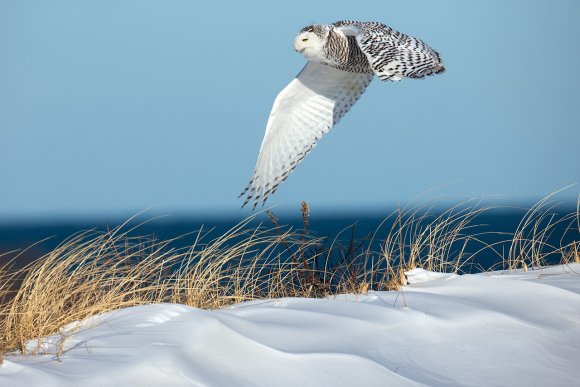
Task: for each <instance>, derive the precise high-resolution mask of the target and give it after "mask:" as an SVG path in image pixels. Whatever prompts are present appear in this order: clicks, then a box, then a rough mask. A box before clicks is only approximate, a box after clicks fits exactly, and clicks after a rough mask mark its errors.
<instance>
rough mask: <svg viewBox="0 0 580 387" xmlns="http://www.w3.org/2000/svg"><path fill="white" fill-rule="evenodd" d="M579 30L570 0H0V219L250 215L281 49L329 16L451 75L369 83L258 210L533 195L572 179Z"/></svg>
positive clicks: (285, 58)
mask: <svg viewBox="0 0 580 387" xmlns="http://www.w3.org/2000/svg"><path fill="white" fill-rule="evenodd" d="M578 15H580V2H578V1H514V0H510V1H508V0H505V1H498V0H494V1H485V2H476V1H464V0H463V1H459V0H456V1H445V0H442V1H441V0H440V1H437V2H433V1H405V2H403V1H396V2H395V1H377V2H368V3H357V2H352V1H332V2H330V1H329V2H316V3H314V2H311V1H301V0H297V1H292V2H281V3H274V2H266V1H248V2H233V1H232V2H219V1H215V2H194V1H189V0H180V1H177V0H170V1H152V0H132V1H126V0H125V1H124V0H100V1H96V0H94V1H80V0H69V1H63V0H51V1H22V0H18V1H16V0H13V1H9V0H0V220H6V219H21V218H30V217H32V218H34V217H54V216H59V217H60V216H91V215H102V214H118V215H126V214H131V213H134V212H136V211H139V210H143V209H146V208H154V210H155V211H156V212H160V213H169V214H174V213H214V214H217V213H219V214H235V215H239V214H240V212H242V213H246V214H247V213H249V211H247V210H240V209H239V206H240V205H241V200H239V199H237V195H238V194H239V192H240V191H241V190H242V188H243V187H244V186H245V185H246V183H247V180H248V179H249V177H250V175H251V172H252V169H253V166H254V163H255V160H256V156H257V152H258V149H259V146H260V143H261V140H262V136H263V133H264V129H265V125H266V120H267V117H268V114H269V111H270V108H271V105H272V102H273V100H274V98H275V96H276V94H277V93H278V92H279V91H280V90H281V89H282V88H283V87H284V86H285V85H286V84H287V83H288V82H289V81H290V80H291V78H292V77H293V76H295V75H296V74H297V73H298V72H299V71H300V69H301V68H302V66H303V65H304V63H305V60H304V58H303V57H302V56H301V55H299V54H298V53H296V52H294V51H293V49H292V42H293V38H294V36H295V34H296V33H297V31H299V30H300V29H301V28H302V27H304V26H306V25H310V24H313V23H331V22H334V21H337V20H341V19H358V20H369V21H370V20H373V21H380V22H383V23H385V24H387V25H390V26H392V27H393V28H395V29H398V30H400V31H402V32H405V33H407V34H410V35H413V36H416V37H419V38H421V39H423V40H425V41H426V42H427V43H429V44H430V45H431V46H432V47H434V48H435V49H437V50H438V51H439V52H440V53H441V55H442V58H443V60H444V62H445V64H446V67H447V72H446V73H445V74H443V75H441V76H436V77H429V78H428V79H425V80H418V81H417V80H404V81H403V82H399V83H381V82H379V81H378V80H377V79H375V81H373V83H372V84H371V86H370V88H369V89H368V91H367V92H366V93H365V95H363V97H362V98H361V100H360V101H359V102H358V103H357V105H356V106H355V107H354V108H353V109H352V111H351V112H350V113H349V114H348V115H347V116H346V117H345V118H344V119H343V120H342V121H341V123H340V124H339V125H338V126H337V127H335V128H334V129H333V130H332V131H331V133H330V134H329V135H327V136H325V137H324V138H323V139H322V140H321V141H320V143H319V145H318V146H317V148H316V149H315V150H314V151H313V152H312V153H311V154H310V155H309V156H308V157H307V158H306V159H305V161H304V162H303V163H302V164H301V165H299V166H298V168H297V169H296V171H295V172H294V173H293V174H291V175H290V177H289V179H288V180H287V181H286V183H284V184H283V185H282V186H281V187H280V189H279V190H278V191H277V192H276V194H275V195H274V196H273V197H272V198H271V199H270V202H269V204H271V205H277V206H279V207H278V209H279V210H281V211H282V210H285V209H294V208H296V207H298V205H299V203H300V201H301V200H307V201H308V202H309V203H310V204H311V206H312V207H313V208H319V209H321V210H332V211H341V210H343V209H346V208H348V209H351V210H352V209H357V208H360V209H364V208H372V207H376V206H379V207H388V206H392V205H397V204H402V205H404V204H406V203H407V202H409V201H410V200H411V199H413V198H414V197H416V196H417V195H419V194H421V193H423V192H425V191H428V190H430V189H432V188H435V191H433V192H434V193H433V195H450V196H451V197H456V198H464V197H474V196H477V197H478V196H482V195H483V196H491V197H494V198H497V200H503V201H507V202H513V203H517V202H521V201H526V200H534V199H537V198H540V197H542V196H544V195H546V194H549V193H550V192H553V191H555V190H557V189H559V188H562V187H564V186H567V185H569V184H573V183H578V182H580V152H579V151H578V144H580V127H579V126H580V108H579V102H580V75H579V72H578V69H579V68H580V50H578V49H577V47H578V42H577V39H578V36H580V23H578V22H577V17H578ZM579 191H580V189H579V187H578V186H576V187H573V188H571V189H568V190H567V191H566V192H565V193H564V194H563V195H564V199H570V200H574V198H575V197H576V195H577V194H578V192H579Z"/></svg>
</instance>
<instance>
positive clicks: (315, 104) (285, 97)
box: [240, 21, 444, 208]
mask: <svg viewBox="0 0 580 387" xmlns="http://www.w3.org/2000/svg"><path fill="white" fill-rule="evenodd" d="M294 48H295V49H296V51H298V52H300V53H302V54H303V55H304V56H305V57H306V58H308V59H309V62H308V63H307V64H306V66H304V68H303V69H302V71H301V72H300V73H299V74H298V76H297V77H296V78H294V79H293V80H292V81H291V82H290V84H289V85H288V86H286V87H285V88H284V89H283V90H282V91H281V92H280V93H279V94H278V96H277V97H276V100H275V101H274V105H273V106H272V111H271V112H270V118H269V119H268V124H267V125H266V133H265V135H264V139H263V140H262V146H261V147H260V153H259V155H258V161H257V162H256V168H255V170H254V173H253V175H252V178H251V180H250V183H249V184H248V186H247V187H246V188H245V190H244V191H243V192H242V194H241V195H240V196H243V195H246V196H247V197H246V200H245V202H244V204H243V205H246V204H247V203H248V202H250V201H252V200H253V207H254V208H255V207H256V205H257V204H258V203H259V201H260V200H261V201H262V204H264V203H265V202H266V199H267V198H268V196H269V195H270V194H272V193H274V192H275V191H276V189H277V188H278V185H279V184H280V183H282V182H283V181H284V180H286V178H287V177H288V174H289V173H290V172H292V171H293V170H294V168H295V167H296V165H297V164H298V163H299V162H300V161H301V160H302V159H303V158H304V157H305V156H306V155H307V154H308V153H309V152H310V151H311V150H312V148H314V147H315V146H316V143H317V141H318V140H319V139H320V137H321V136H322V135H323V134H324V133H327V132H328V131H329V130H330V129H331V128H332V127H333V126H334V125H336V124H337V123H338V122H339V121H340V119H341V118H342V117H343V116H344V115H345V114H346V113H347V112H348V111H349V109H350V108H351V106H352V105H353V104H354V103H355V102H356V101H357V99H358V98H359V97H360V96H361V95H362V94H363V93H364V91H365V89H366V87H367V86H368V85H369V83H370V82H371V80H372V78H373V75H374V74H376V75H377V76H379V78H380V79H382V80H400V79H402V78H403V77H409V78H422V77H424V76H425V75H431V74H434V73H440V72H443V71H444V67H443V64H442V63H441V60H440V58H439V54H438V53H437V52H436V51H435V50H433V49H431V48H430V47H429V46H428V45H427V44H425V43H424V42H423V41H421V40H419V39H416V38H413V37H410V36H407V35H404V34H402V33H400V32H398V31H395V30H393V29H391V28H390V27H387V26H385V25H383V24H380V23H375V22H368V23H364V22H354V21H341V22H337V23H334V24H332V25H313V26H309V27H306V28H304V29H302V30H301V31H300V32H299V33H298V35H297V36H296V38H295V41H294Z"/></svg>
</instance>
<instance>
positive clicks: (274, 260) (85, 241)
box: [0, 199, 580, 353]
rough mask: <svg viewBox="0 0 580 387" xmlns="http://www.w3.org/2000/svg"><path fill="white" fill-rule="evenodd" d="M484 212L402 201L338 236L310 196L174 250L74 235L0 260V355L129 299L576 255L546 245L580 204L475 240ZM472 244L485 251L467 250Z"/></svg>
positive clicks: (200, 295) (252, 294)
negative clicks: (316, 218)
mask: <svg viewBox="0 0 580 387" xmlns="http://www.w3.org/2000/svg"><path fill="white" fill-rule="evenodd" d="M579 203H580V202H579ZM488 209H489V208H480V207H479V206H478V205H477V203H476V204H474V205H471V206H470V205H465V203H462V204H460V205H457V206H453V207H451V208H450V209H448V210H446V211H444V212H442V213H441V212H437V211H434V210H433V206H432V205H430V204H424V205H422V206H416V207H409V208H403V209H400V210H396V211H394V212H393V213H392V214H391V215H390V216H389V217H387V218H386V219H385V221H384V222H383V223H381V224H380V225H379V227H378V228H377V230H376V231H375V233H374V234H373V235H372V236H370V238H368V239H367V240H362V241H361V240H357V239H356V238H355V237H354V232H353V235H352V237H351V238H350V241H349V242H348V243H347V244H346V245H342V244H340V243H339V242H338V241H337V240H328V239H325V238H317V237H314V236H312V235H311V233H310V230H309V223H310V219H309V216H310V209H309V207H308V205H307V204H306V203H303V204H302V206H301V211H302V219H303V227H302V229H291V228H289V227H283V226H280V224H279V222H278V219H277V218H276V217H275V216H274V215H273V214H272V213H269V216H270V220H271V223H272V225H271V226H264V225H262V224H259V225H257V226H256V225H255V217H251V218H248V219H246V220H245V221H243V222H241V223H239V224H237V225H236V226H234V227H233V228H232V229H230V230H229V231H228V232H226V233H225V234H223V235H220V236H218V237H217V238H214V239H210V235H211V233H210V232H206V231H205V230H201V231H199V232H197V233H196V234H194V242H193V244H192V245H191V246H190V247H188V248H182V249H176V248H174V247H173V245H174V243H173V242H175V240H166V241H157V240H155V239H152V238H143V237H134V236H132V235H133V234H134V231H135V230H134V229H131V228H129V227H128V226H127V224H124V225H122V226H119V227H117V228H115V229H113V230H109V231H107V232H96V231H86V232H82V233H79V234H77V235H74V236H72V237H71V238H69V239H68V240H66V241H65V242H63V243H62V244H61V245H60V246H59V247H57V248H56V249H55V250H54V251H52V252H50V253H49V254H47V255H45V256H43V257H40V258H38V259H37V260H36V261H34V262H32V263H31V264H29V265H28V266H26V267H24V268H22V269H18V270H13V269H11V267H10V265H6V266H4V267H2V268H0V352H1V353H4V352H6V351H12V350H20V351H29V352H31V353H35V352H37V351H38V350H39V349H40V348H41V345H42V340H41V338H42V337H44V336H46V335H49V334H52V333H55V332H58V331H59V329H60V328H62V327H64V326H65V325H67V324H69V323H71V322H74V321H77V320H81V319H84V318H86V317H89V316H92V315H96V314H99V313H102V312H106V311H111V310H115V309H119V308H124V307H128V306H133V305H141V304H148V303H159V302H173V303H182V304H185V305H190V306H193V307H199V308H208V309H215V308H221V307H224V306H226V305H230V304H234V303H239V302H242V301H248V300H256V299H271V298H280V297H327V296H330V295H335V294H339V293H362V292H367V291H369V290H392V289H399V288H400V287H401V286H402V285H403V284H404V283H405V278H404V274H403V273H404V271H406V270H409V269H411V268H414V267H422V268H425V269H427V270H434V271H442V272H459V271H461V270H462V269H464V268H465V267H466V266H467V265H472V264H474V263H475V262H476V261H477V256H479V255H485V256H488V257H489V256H492V255H493V256H496V257H497V259H498V265H499V266H500V267H501V268H503V269H516V268H523V269H525V270H527V269H531V268H535V267H538V266H543V265H545V264H546V262H547V261H548V258H550V262H553V261H554V259H553V258H554V256H557V257H559V259H560V261H561V262H580V257H579V250H580V243H578V241H577V240H574V241H573V242H571V243H568V244H563V243H560V245H559V246H554V245H552V244H550V243H549V240H551V239H550V236H551V234H552V232H553V231H554V230H555V226H556V225H558V224H565V225H566V232H568V231H570V232H576V233H580V207H577V208H576V211H573V212H572V213H570V214H566V215H564V216H560V217H556V216H553V214H552V213H553V210H554V207H553V204H552V203H551V202H550V201H549V200H548V199H546V200H544V201H542V202H540V203H538V204H537V205H535V206H533V207H532V208H531V209H530V210H529V211H528V212H527V214H526V215H525V216H524V218H523V219H522V221H521V223H520V225H519V226H518V228H517V230H515V232H514V233H513V234H512V235H510V236H509V237H506V240H505V243H497V244H493V245H488V244H485V243H484V242H482V241H481V240H480V236H481V233H480V232H479V228H478V227H477V224H476V223H475V221H476V219H477V217H478V215H480V214H481V213H483V212H485V211H487V210H488ZM385 225H388V227H385ZM552 239H553V238H552ZM562 240H563V239H561V241H562ZM470 243H471V244H473V243H476V244H480V245H481V248H479V249H476V251H475V252H473V251H471V252H467V250H466V246H468V245H469V244H470ZM472 250H473V249H472ZM464 271H469V270H464ZM31 339H38V340H37V341H36V342H37V345H36V346H33V348H31V347H30V346H29V347H27V345H26V343H27V342H29V341H30V340H31Z"/></svg>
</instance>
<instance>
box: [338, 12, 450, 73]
mask: <svg viewBox="0 0 580 387" xmlns="http://www.w3.org/2000/svg"><path fill="white" fill-rule="evenodd" d="M333 25H334V26H335V27H336V28H338V29H339V31H341V32H342V33H344V34H345V35H347V36H355V37H356V41H357V43H358V46H359V47H360V49H361V51H362V52H364V53H365V55H366V57H367V59H368V61H369V64H370V65H371V67H372V69H373V71H374V72H375V74H376V75H377V76H378V77H379V78H380V79H381V80H383V81H399V80H401V79H402V78H403V77H408V78H423V77H424V76H426V75H432V74H439V73H442V72H444V71H445V67H444V66H443V63H442V62H441V58H440V56H439V53H438V52H437V51H435V50H434V49H432V48H431V47H429V46H428V45H427V43H425V42H423V41H422V40H420V39H417V38H414V37H412V36H408V35H405V34H403V33H402V32H399V31H396V30H394V29H392V28H391V27H388V26H386V25H384V24H382V23H377V22H356V21H350V20H345V21H340V22H336V23H334V24H333Z"/></svg>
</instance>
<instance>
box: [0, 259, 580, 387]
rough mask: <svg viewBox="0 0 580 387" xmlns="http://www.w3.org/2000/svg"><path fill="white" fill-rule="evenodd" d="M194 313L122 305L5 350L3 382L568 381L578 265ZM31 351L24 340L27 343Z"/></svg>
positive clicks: (416, 276) (574, 347)
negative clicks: (23, 351)
mask: <svg viewBox="0 0 580 387" xmlns="http://www.w3.org/2000/svg"><path fill="white" fill-rule="evenodd" d="M408 278H409V282H410V283H411V285H408V286H405V287H404V289H403V291H401V292H371V293H369V294H368V295H364V296H355V295H344V296H340V297H336V298H334V299H325V300H315V299H279V300H268V301H255V302H249V303H243V304H238V305H235V306H232V307H230V308H227V309H223V310H217V311H205V310H199V309H194V308H189V307H186V306H183V305H172V304H161V305H148V306H140V307H133V308H128V309H124V310H119V311H116V312H111V313H107V314H103V315H100V316H97V317H94V318H91V319H88V320H85V321H82V322H80V323H77V324H71V326H69V327H67V328H66V329H65V331H64V335H54V336H51V337H49V338H48V339H47V344H46V345H45V346H44V348H45V349H46V350H47V351H54V350H55V349H58V348H61V349H63V350H64V352H63V353H62V354H61V355H60V356H58V357H57V356H55V355H54V354H45V355H36V356H31V355H29V356H25V355H7V356H6V357H5V359H4V362H3V364H2V366H1V367H0V385H1V386H33V385H34V386H78V385H85V386H130V385H133V386H189V385H219V386H234V385H253V386H273V385H276V386H296V385H300V386H321V385H329V386H341V385H342V386H361V385H367V386H384V385H401V386H403V385H422V384H425V385H434V386H449V385H460V384H466V385H505V386H514V385H526V386H530V385H537V386H543V385H550V386H554V385H562V386H570V385H578V384H580V367H578V359H579V358H580V264H575V265H569V266H557V267H551V268H547V269H543V270H535V271H529V272H525V273H524V272H515V273H513V272H512V273H500V272H497V273H493V274H482V275H464V276H447V275H446V276H441V275H437V274H436V273H430V272H424V271H415V272H411V273H409V277H408ZM30 344H31V345H33V344H34V343H30Z"/></svg>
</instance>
